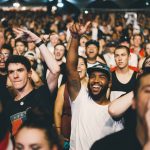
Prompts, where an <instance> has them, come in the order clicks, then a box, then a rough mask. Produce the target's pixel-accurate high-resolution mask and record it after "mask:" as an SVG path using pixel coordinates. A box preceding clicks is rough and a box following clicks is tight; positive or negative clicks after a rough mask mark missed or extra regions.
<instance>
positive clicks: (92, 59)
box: [87, 58, 96, 64]
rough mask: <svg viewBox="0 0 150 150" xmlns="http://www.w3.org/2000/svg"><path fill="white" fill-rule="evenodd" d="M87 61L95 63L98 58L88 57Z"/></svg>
mask: <svg viewBox="0 0 150 150" xmlns="http://www.w3.org/2000/svg"><path fill="white" fill-rule="evenodd" d="M87 62H88V63H89V64H94V63H96V59H95V58H88V59H87Z"/></svg>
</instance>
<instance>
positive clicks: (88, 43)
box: [85, 40, 99, 48]
mask: <svg viewBox="0 0 150 150" xmlns="http://www.w3.org/2000/svg"><path fill="white" fill-rule="evenodd" d="M91 44H93V45H95V46H96V47H97V48H99V42H98V41H96V40H89V41H87V42H86V43H85V47H86V48H87V47H88V46H89V45H91Z"/></svg>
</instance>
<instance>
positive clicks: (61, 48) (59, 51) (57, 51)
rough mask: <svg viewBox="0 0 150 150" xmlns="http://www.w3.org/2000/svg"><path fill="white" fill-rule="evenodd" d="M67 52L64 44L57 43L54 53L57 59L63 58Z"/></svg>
mask: <svg viewBox="0 0 150 150" xmlns="http://www.w3.org/2000/svg"><path fill="white" fill-rule="evenodd" d="M64 54H65V48H64V46H62V45H57V46H56V47H55V49H54V55H55V59H56V60H57V61H59V60H62V58H63V56H64Z"/></svg>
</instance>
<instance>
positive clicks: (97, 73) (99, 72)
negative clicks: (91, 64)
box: [90, 71, 107, 76]
mask: <svg viewBox="0 0 150 150" xmlns="http://www.w3.org/2000/svg"><path fill="white" fill-rule="evenodd" d="M91 75H98V76H107V74H106V73H104V72H101V71H92V72H91V73H90V76H91Z"/></svg>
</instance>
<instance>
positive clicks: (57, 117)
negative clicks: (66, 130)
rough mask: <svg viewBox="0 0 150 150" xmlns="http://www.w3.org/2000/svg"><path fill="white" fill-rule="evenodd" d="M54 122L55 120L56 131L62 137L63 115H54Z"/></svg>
mask: <svg viewBox="0 0 150 150" xmlns="http://www.w3.org/2000/svg"><path fill="white" fill-rule="evenodd" d="M54 120H55V128H56V131H57V133H58V134H59V135H60V134H61V115H60V114H59V113H58V112H56V113H55V114H54Z"/></svg>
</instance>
